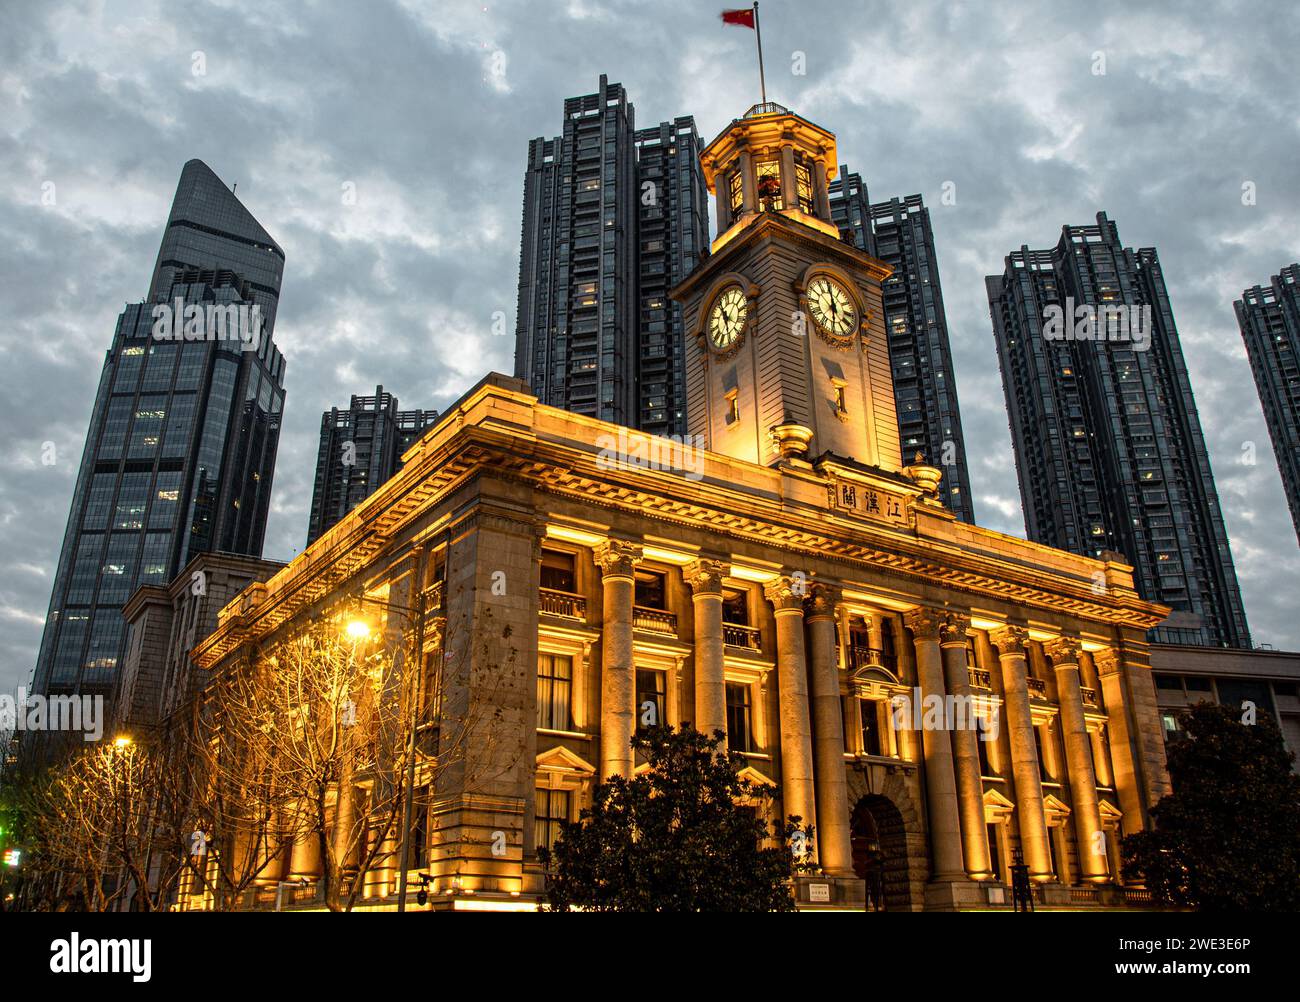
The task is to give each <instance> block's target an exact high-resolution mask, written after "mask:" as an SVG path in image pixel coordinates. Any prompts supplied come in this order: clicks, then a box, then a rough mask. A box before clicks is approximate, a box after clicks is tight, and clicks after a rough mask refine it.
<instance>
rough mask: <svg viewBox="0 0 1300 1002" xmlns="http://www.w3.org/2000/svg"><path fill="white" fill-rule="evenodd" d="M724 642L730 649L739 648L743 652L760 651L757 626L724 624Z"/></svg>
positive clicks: (760, 645)
mask: <svg viewBox="0 0 1300 1002" xmlns="http://www.w3.org/2000/svg"><path fill="white" fill-rule="evenodd" d="M722 640H723V643H725V644H726V645H727V646H728V647H739V648H740V649H741V650H743V651H760V650H762V644H761V643H760V642H759V632H758V627H757V626H741V625H740V624H739V623H723V624H722Z"/></svg>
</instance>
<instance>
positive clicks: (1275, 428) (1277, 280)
mask: <svg viewBox="0 0 1300 1002" xmlns="http://www.w3.org/2000/svg"><path fill="white" fill-rule="evenodd" d="M1232 305H1233V308H1234V309H1235V310H1236V311H1237V323H1238V324H1239V325H1240V326H1241V337H1242V340H1244V341H1245V342H1246V354H1247V355H1248V356H1250V369H1251V371H1252V372H1253V373H1254V374H1255V386H1256V387H1258V389H1259V402H1260V404H1261V405H1262V406H1263V408H1264V419H1265V421H1266V422H1267V423H1268V434H1269V437H1270V438H1272V440H1273V452H1274V453H1275V454H1276V455H1277V465H1278V469H1279V470H1280V471H1281V473H1282V486H1283V487H1284V488H1285V489H1286V502H1287V504H1288V505H1289V506H1290V508H1291V521H1292V522H1293V523H1294V524H1295V529H1296V536H1297V537H1298V538H1300V264H1289V265H1287V266H1286V267H1285V268H1283V269H1282V270H1281V271H1280V272H1278V274H1276V275H1274V276H1273V281H1272V282H1271V284H1270V285H1269V286H1268V287H1267V288H1264V287H1261V286H1258V285H1257V286H1255V287H1254V288H1251V289H1247V290H1246V291H1245V292H1243V293H1242V294H1241V299H1239V300H1238V301H1237V302H1235V303H1233V304H1232Z"/></svg>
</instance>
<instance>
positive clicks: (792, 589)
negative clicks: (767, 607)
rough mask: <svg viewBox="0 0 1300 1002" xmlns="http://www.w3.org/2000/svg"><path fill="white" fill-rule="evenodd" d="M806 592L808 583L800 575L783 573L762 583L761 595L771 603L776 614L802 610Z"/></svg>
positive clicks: (800, 611)
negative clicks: (794, 575)
mask: <svg viewBox="0 0 1300 1002" xmlns="http://www.w3.org/2000/svg"><path fill="white" fill-rule="evenodd" d="M807 594H808V583H807V581H806V580H805V579H804V578H803V577H802V576H800V577H798V578H795V577H792V576H790V575H788V574H783V575H781V577H779V578H773V579H772V580H771V581H769V582H767V584H765V585H763V596H764V597H765V598H766V599H767V600H768V601H769V602H771V603H772V606H773V608H774V609H775V611H776V613H777V615H780V614H781V613H783V612H799V613H802V612H803V600H804V597H805V596H806V595H807Z"/></svg>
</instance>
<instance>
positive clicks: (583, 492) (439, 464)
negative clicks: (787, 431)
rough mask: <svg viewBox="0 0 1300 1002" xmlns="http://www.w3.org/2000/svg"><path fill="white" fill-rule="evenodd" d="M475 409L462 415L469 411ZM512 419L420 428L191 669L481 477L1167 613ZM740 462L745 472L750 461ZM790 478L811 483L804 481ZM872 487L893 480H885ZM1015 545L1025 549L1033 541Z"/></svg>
mask: <svg viewBox="0 0 1300 1002" xmlns="http://www.w3.org/2000/svg"><path fill="white" fill-rule="evenodd" d="M485 392H491V389H490V388H489V390H487V391H485ZM498 392H500V391H498ZM510 399H511V400H512V401H513V400H522V401H524V402H525V404H526V405H527V406H531V407H534V408H535V409H536V411H542V410H550V408H542V407H540V405H536V404H534V403H532V402H531V401H532V398H523V397H522V396H521V395H517V394H511V395H510ZM471 404H472V401H471V402H470V403H467V404H465V405H462V408H461V409H462V410H468V409H469V407H470V405H471ZM557 413H562V414H564V418H565V420H566V421H569V422H572V423H574V424H576V425H578V426H579V427H581V426H584V425H585V424H594V425H596V426H599V427H610V426H607V425H603V423H601V422H588V421H586V420H585V419H580V418H578V417H577V416H575V415H569V414H567V412H557ZM508 417H509V415H508V414H507V415H503V416H500V417H496V416H494V417H493V418H492V421H491V423H488V422H487V421H484V422H482V423H474V422H467V423H460V422H457V427H456V428H454V429H452V428H447V429H446V431H445V433H444V434H443V435H442V436H438V435H436V434H435V433H430V435H429V436H427V437H426V440H425V442H422V443H421V444H420V448H419V449H418V451H417V450H414V449H413V450H412V453H413V456H412V458H413V460H414V461H413V462H412V463H410V464H409V465H408V466H406V467H405V468H404V469H403V470H402V471H401V472H400V473H399V474H398V476H396V477H394V478H393V479H392V480H390V481H389V482H388V483H386V484H385V485H384V486H383V487H382V488H381V489H380V490H379V491H377V492H376V493H375V494H374V495H372V496H371V497H370V498H368V499H367V501H366V502H364V503H363V504H362V505H361V506H359V507H358V508H357V509H356V510H354V511H353V512H352V513H350V514H349V515H348V516H346V517H345V518H344V519H343V520H342V521H341V522H340V523H339V524H338V525H337V526H335V527H334V529H332V530H331V531H330V532H329V533H327V534H326V535H325V536H323V537H321V539H320V540H318V541H317V542H316V543H315V544H313V546H312V547H310V548H309V549H308V550H307V551H305V552H304V553H303V554H301V555H300V556H299V557H297V558H296V559H295V560H294V561H293V562H291V563H290V564H289V565H288V566H286V567H285V568H283V569H282V570H281V571H280V572H279V573H277V574H276V575H275V576H274V577H273V578H272V579H271V580H270V581H269V582H267V589H266V593H265V596H264V597H263V598H262V600H261V601H260V602H258V603H257V604H256V605H255V606H253V607H252V608H250V609H247V610H246V611H243V612H238V611H233V612H232V611H230V609H229V607H228V609H227V612H228V613H229V614H228V615H227V614H223V619H222V621H221V622H220V625H219V626H218V629H217V631H215V632H214V633H213V634H212V635H211V636H209V637H208V638H206V639H205V640H204V641H203V642H202V643H200V644H199V645H198V646H197V647H196V648H195V649H194V651H193V656H194V658H195V661H196V663H197V664H199V665H200V666H201V667H211V666H212V665H214V664H216V663H217V662H218V661H220V660H221V658H222V657H224V656H225V655H227V654H228V653H229V652H230V651H231V650H232V649H234V648H236V647H238V646H239V645H240V644H242V643H244V642H246V640H247V639H248V638H249V637H250V636H253V635H254V634H256V635H257V636H259V637H260V636H263V635H265V634H267V633H269V632H271V631H272V630H274V629H275V628H276V627H278V626H279V625H280V624H281V623H283V622H284V621H285V619H287V618H289V616H291V615H293V614H296V613H297V612H298V611H299V610H301V609H302V608H305V607H310V606H311V605H312V604H313V603H315V602H317V601H319V600H321V599H322V598H325V597H327V596H328V595H329V594H330V593H331V592H333V591H334V590H335V589H337V588H338V587H339V586H340V585H341V584H342V583H343V582H345V581H347V580H348V579H349V578H350V577H351V576H352V575H354V574H355V573H357V571H359V570H360V569H361V568H363V567H365V566H367V565H368V564H370V563H371V562H372V561H373V560H374V559H375V557H376V556H377V555H378V554H380V553H381V552H382V551H383V550H384V549H385V548H386V547H387V546H389V545H391V544H392V543H393V541H394V540H395V538H396V537H397V536H399V534H400V533H402V532H403V531H404V530H405V529H406V528H407V527H408V526H409V525H411V524H412V523H413V522H414V521H415V520H417V519H421V518H425V517H427V514H428V511H429V509H430V506H431V505H432V504H434V503H436V502H437V501H438V500H439V499H441V498H445V497H448V496H449V495H451V494H453V493H454V492H455V491H456V490H458V489H460V488H461V487H462V486H463V485H464V484H465V483H466V482H468V481H469V480H471V479H474V478H476V477H479V476H491V477H492V478H493V479H497V480H507V481H510V482H513V483H517V484H520V485H524V486H527V487H529V488H531V489H533V490H536V491H540V492H543V493H546V494H550V495H553V496H558V497H566V498H571V499H574V500H577V501H580V502H581V503H583V504H584V505H587V506H590V507H595V508H603V509H606V510H609V511H623V512H629V513H632V514H635V515H636V516H638V517H639V518H641V519H644V520H646V521H648V522H657V523H660V524H662V525H664V526H666V527H668V528H667V529H665V530H661V534H662V535H665V536H672V535H673V534H674V531H676V530H680V528H681V527H684V526H685V527H698V528H701V529H704V530H707V531H708V532H710V533H713V534H715V535H717V536H720V537H727V538H730V539H733V540H736V541H745V542H750V543H752V542H754V541H756V540H757V541H761V542H763V543H765V544H767V545H769V546H771V547H773V548H774V549H778V550H784V551H786V552H787V553H789V554H791V555H792V557H793V558H794V559H793V560H791V561H790V563H791V564H792V565H793V566H798V565H799V561H800V560H806V559H807V554H809V553H815V554H816V555H817V556H818V557H819V558H821V559H825V560H828V561H831V562H834V563H838V564H840V565H842V566H843V567H844V568H845V570H843V571H842V572H840V573H839V574H837V575H836V576H837V577H839V578H841V579H844V580H852V579H853V578H854V577H855V576H859V575H860V574H861V572H862V571H863V570H864V569H867V568H869V569H870V573H871V575H872V576H873V577H875V578H877V579H879V578H885V579H892V580H893V582H895V583H896V584H897V586H898V587H899V588H900V590H916V589H917V588H919V587H924V586H933V585H940V586H942V587H945V588H947V589H949V590H951V591H954V592H960V593H965V594H969V595H971V596H977V597H979V598H982V599H984V600H985V601H987V600H988V599H989V598H994V599H998V600H1003V601H1008V602H1013V603H1016V604H1018V605H1022V606H1032V607H1034V608H1036V609H1038V610H1042V611H1047V612H1050V613H1054V614H1056V615H1060V616H1070V617H1077V618H1082V619H1090V620H1094V621H1100V622H1104V623H1107V624H1109V625H1111V626H1116V627H1118V626H1128V627H1133V628H1135V629H1140V630H1145V629H1148V628H1150V627H1151V626H1153V625H1155V624H1156V623H1158V622H1160V620H1161V619H1163V617H1164V615H1165V613H1164V612H1163V609H1162V607H1160V606H1158V605H1155V604H1154V603H1150V602H1145V601H1143V600H1141V599H1138V598H1137V597H1136V596H1135V595H1132V596H1130V595H1128V594H1125V593H1119V594H1112V595H1107V596H1101V597H1099V596H1097V595H1096V594H1094V593H1093V591H1092V589H1091V582H1090V581H1089V582H1084V581H1082V580H1080V581H1079V582H1077V583H1076V582H1070V581H1068V580H1066V579H1064V578H1060V577H1057V578H1055V579H1054V580H1053V577H1054V576H1053V575H1052V574H1051V572H1050V571H1049V572H1042V571H1037V570H1035V569H1034V568H1026V567H1024V566H1022V565H1020V564H1018V563H1015V562H1007V561H1000V560H998V559H997V558H995V557H992V556H989V555H986V554H982V553H981V554H972V553H971V552H969V551H966V550H963V549H961V548H960V546H957V545H954V544H953V543H952V542H951V541H938V540H935V541H931V540H929V539H927V538H925V537H918V536H917V534H916V532H915V529H914V528H913V527H911V526H895V525H889V524H883V523H882V524H876V523H872V522H869V521H867V520H865V519H861V520H860V519H857V518H851V517H850V516H848V515H846V514H844V513H833V512H830V511H827V510H824V509H818V508H813V507H809V506H806V505H802V504H796V503H792V502H791V499H790V498H789V497H788V496H787V494H786V491H785V490H784V489H783V484H785V482H786V480H785V478H787V477H789V474H788V473H783V472H781V471H776V470H772V469H770V468H767V467H757V466H753V472H757V473H760V474H764V475H767V476H768V477H770V478H771V488H770V489H766V488H765V489H761V490H757V491H751V492H748V493H742V492H739V491H736V490H734V489H731V488H729V487H728V486H727V485H726V484H722V483H716V482H715V483H710V482H706V481H688V480H686V479H684V478H683V477H681V476H680V475H677V474H669V473H663V472H660V471H655V470H648V469H647V470H642V469H636V468H629V469H617V470H601V469H599V468H598V466H597V451H598V450H597V449H596V448H595V447H594V444H593V443H589V442H585V441H583V442H579V441H573V440H567V441H566V440H564V439H557V438H555V437H554V432H551V437H547V436H546V435H544V434H539V433H538V431H537V430H536V428H535V427H534V428H532V429H528V430H525V429H524V428H522V427H521V425H520V424H518V423H515V422H511V421H510V420H509V419H508ZM546 430H547V431H550V429H546ZM731 462H737V461H731ZM738 465H746V466H747V468H748V467H749V466H752V465H753V464H738ZM862 475H864V476H865V474H862ZM738 479H739V478H738ZM799 479H802V480H805V481H806V480H810V479H817V478H814V477H812V475H811V474H805V475H804V476H802V477H801V478H799ZM881 480H882V483H890V481H889V480H888V479H887V478H883V477H882V478H881ZM751 482H752V481H751ZM826 482H827V483H828V484H829V483H831V482H832V481H830V480H827V481H826ZM891 486H892V484H891ZM485 503H489V504H490V503H491V502H485ZM535 507H536V509H537V510H539V511H544V510H545V509H546V507H547V506H546V505H545V504H544V503H540V500H539V503H538V504H537V505H536V506H535ZM828 530H831V531H828ZM991 535H996V534H991ZM1016 542H1017V544H1022V543H1023V541H1019V540H1017V541H1016ZM1023 545H1025V546H1026V547H1030V548H1032V544H1027V543H1026V544H1023ZM1049 552H1054V551H1049ZM936 555H939V556H941V557H942V559H936ZM1078 559H1080V560H1082V559H1084V558H1078ZM1098 566H1101V565H1098ZM232 605H233V603H232Z"/></svg>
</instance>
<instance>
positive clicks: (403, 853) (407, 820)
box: [348, 546, 425, 912]
mask: <svg viewBox="0 0 1300 1002" xmlns="http://www.w3.org/2000/svg"><path fill="white" fill-rule="evenodd" d="M414 555H415V605H414V607H412V606H406V605H398V604H397V603H396V602H388V601H385V600H384V599H380V598H370V597H369V596H367V595H361V596H359V599H360V601H362V602H372V603H374V604H375V605H380V606H383V607H384V608H385V609H389V610H392V611H395V612H399V613H404V614H405V615H407V616H408V617H412V618H413V619H414V624H413V625H414V628H415V630H414V632H415V685H414V687H413V689H412V691H411V727H410V733H409V734H408V736H407V740H406V788H405V789H404V790H403V792H402V842H401V849H400V857H399V861H398V867H397V910H398V911H399V912H405V911H406V885H407V878H406V870H407V863H408V862H409V861H410V851H411V847H410V842H411V811H412V805H413V802H414V799H415V732H416V729H417V727H418V726H419V719H420V716H419V714H420V694H421V693H422V692H423V690H424V612H425V609H424V559H423V557H424V547H423V546H417V547H416V548H415V550H414ZM357 626H358V624H356V623H349V624H348V633H349V635H351V636H354V637H357V638H358V639H360V637H361V636H363V635H364V634H363V633H362V631H361V630H360V629H355V630H354V627H357Z"/></svg>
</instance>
